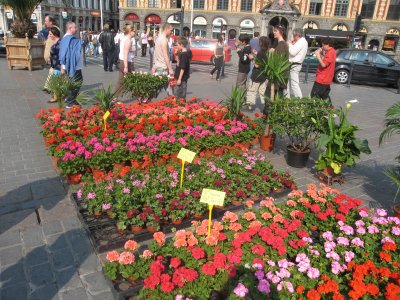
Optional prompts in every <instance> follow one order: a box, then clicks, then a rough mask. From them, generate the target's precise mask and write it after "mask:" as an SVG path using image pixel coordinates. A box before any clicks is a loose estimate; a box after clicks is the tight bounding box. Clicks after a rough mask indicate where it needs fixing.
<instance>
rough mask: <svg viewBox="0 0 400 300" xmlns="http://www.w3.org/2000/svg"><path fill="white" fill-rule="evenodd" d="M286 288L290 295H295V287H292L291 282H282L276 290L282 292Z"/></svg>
mask: <svg viewBox="0 0 400 300" xmlns="http://www.w3.org/2000/svg"><path fill="white" fill-rule="evenodd" d="M284 287H285V288H286V289H287V290H288V292H289V293H294V288H293V285H292V284H291V283H290V282H289V281H282V282H280V283H279V284H278V285H277V287H276V289H277V290H278V291H281V290H282V289H283V288H284Z"/></svg>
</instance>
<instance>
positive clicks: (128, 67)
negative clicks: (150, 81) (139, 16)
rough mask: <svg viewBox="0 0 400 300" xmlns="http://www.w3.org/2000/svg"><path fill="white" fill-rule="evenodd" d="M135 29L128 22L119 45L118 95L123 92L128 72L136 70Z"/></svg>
mask: <svg viewBox="0 0 400 300" xmlns="http://www.w3.org/2000/svg"><path fill="white" fill-rule="evenodd" d="M134 37H135V31H134V29H133V25H131V24H126V25H125V27H124V37H123V38H122V39H121V40H120V47H119V64H118V67H119V79H118V84H117V87H116V90H115V91H116V92H117V95H118V96H120V95H121V94H122V92H123V91H122V80H123V79H124V76H125V75H126V74H127V73H128V72H133V71H134V64H133V59H134V58H135V38H134Z"/></svg>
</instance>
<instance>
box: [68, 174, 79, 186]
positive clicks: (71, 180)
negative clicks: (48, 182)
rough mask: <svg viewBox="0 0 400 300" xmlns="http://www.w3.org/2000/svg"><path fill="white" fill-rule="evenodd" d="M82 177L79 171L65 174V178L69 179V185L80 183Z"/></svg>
mask: <svg viewBox="0 0 400 300" xmlns="http://www.w3.org/2000/svg"><path fill="white" fill-rule="evenodd" d="M81 178H82V174H80V173H78V174H69V175H66V176H65V179H66V180H67V183H68V184H69V185H73V184H78V183H79V182H80V181H81Z"/></svg>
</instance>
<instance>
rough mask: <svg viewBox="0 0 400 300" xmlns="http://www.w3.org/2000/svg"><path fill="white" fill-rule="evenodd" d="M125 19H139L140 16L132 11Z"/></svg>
mask: <svg viewBox="0 0 400 300" xmlns="http://www.w3.org/2000/svg"><path fill="white" fill-rule="evenodd" d="M125 21H139V17H138V15H137V14H134V13H131V14H127V15H126V16H125Z"/></svg>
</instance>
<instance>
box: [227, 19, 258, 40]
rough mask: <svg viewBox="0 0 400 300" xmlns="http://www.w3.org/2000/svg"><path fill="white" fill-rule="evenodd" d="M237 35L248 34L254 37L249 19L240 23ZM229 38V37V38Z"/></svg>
mask: <svg viewBox="0 0 400 300" xmlns="http://www.w3.org/2000/svg"><path fill="white" fill-rule="evenodd" d="M239 30H240V31H239V34H248V35H250V36H251V37H253V36H254V22H253V21H252V20H250V19H245V20H243V21H242V22H240V29H239ZM229 38H230V37H229Z"/></svg>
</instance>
